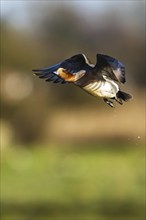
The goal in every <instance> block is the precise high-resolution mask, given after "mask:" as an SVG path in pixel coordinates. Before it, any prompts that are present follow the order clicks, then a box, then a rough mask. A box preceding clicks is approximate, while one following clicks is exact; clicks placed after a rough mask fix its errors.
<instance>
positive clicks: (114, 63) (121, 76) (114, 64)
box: [96, 54, 126, 83]
mask: <svg viewBox="0 0 146 220" xmlns="http://www.w3.org/2000/svg"><path fill="white" fill-rule="evenodd" d="M96 67H99V68H100V69H106V68H109V67H110V69H111V70H112V71H111V72H108V71H107V72H106V74H108V73H109V77H111V78H113V79H114V80H116V81H119V82H121V83H125V82H126V78H125V66H124V65H123V64H122V63H121V62H120V61H118V60H117V59H115V58H113V57H110V56H107V55H103V54H97V64H96Z"/></svg>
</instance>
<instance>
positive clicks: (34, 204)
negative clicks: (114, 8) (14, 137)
mask: <svg viewBox="0 0 146 220" xmlns="http://www.w3.org/2000/svg"><path fill="white" fill-rule="evenodd" d="M77 149H78V148H77V147H76V148H75V149H74V148H73V147H70V148H68V146H66V147H63V148H62V147H60V146H55V147H54V146H50V148H45V147H42V146H40V147H36V148H31V149H28V148H20V147H19V148H13V147H11V148H7V149H3V150H2V155H1V202H2V205H1V209H2V217H1V220H7V219H9V220H22V219H23V220H31V219H33V220H37V219H39V220H44V219H51V220H53V219H54V220H70V219H71V220H76V219H78V220H79V219H80V220H84V219H85V220H92V219H96V220H97V219H99V220H108V219H112V220H118V219H120V220H144V180H145V179H144V148H143V147H142V146H135V147H133V146H127V145H123V146H118V145H117V146H115V147H114V148H113V147H111V146H95V147H90V146H86V147H85V149H84V148H83V147H82V148H79V149H78V150H77Z"/></svg>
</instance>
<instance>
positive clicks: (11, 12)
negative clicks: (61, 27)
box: [1, 0, 145, 26]
mask: <svg viewBox="0 0 146 220" xmlns="http://www.w3.org/2000/svg"><path fill="white" fill-rule="evenodd" d="M144 2H145V1H143V0H137V1H136V0H130V1H128V0H121V1H120V0H118V1H114V0H113V1H112V0H110V1H105V0H94V1H92V0H88V1H87V0H86V1H83V0H81V1H79V0H74V1H67V0H66V1H55V0H54V1H53V0H51V1H50V0H48V1H47V0H1V16H2V17H5V18H6V19H8V20H9V22H10V23H12V24H15V25H16V26H17V25H20V26H23V25H24V26H25V24H26V25H28V24H29V21H28V16H27V15H28V13H29V10H28V8H29V7H30V6H31V7H34V10H35V7H36V6H38V7H39V8H40V10H41V8H42V7H44V6H45V5H47V6H50V7H48V10H49V9H50V10H51V8H53V7H58V6H61V5H63V6H64V5H66V6H68V7H71V8H72V9H74V10H76V11H77V12H78V13H80V14H82V15H83V16H86V17H88V19H92V16H94V15H97V14H98V15H99V14H103V13H106V11H109V10H113V11H114V12H115V13H118V14H119V16H121V17H122V19H125V22H126V21H127V20H128V21H129V22H130V19H131V23H132V22H133V19H134V13H135V14H136V9H137V8H138V7H141V10H143V13H144ZM131 15H132V16H131ZM140 16H141V15H140ZM131 17H132V18H131ZM127 18H128V19H127ZM135 22H136V21H135Z"/></svg>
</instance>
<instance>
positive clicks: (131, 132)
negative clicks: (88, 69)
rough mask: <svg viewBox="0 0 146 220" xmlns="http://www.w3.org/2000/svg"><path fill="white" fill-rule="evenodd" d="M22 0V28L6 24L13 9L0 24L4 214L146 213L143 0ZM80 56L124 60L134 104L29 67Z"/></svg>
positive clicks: (135, 217)
mask: <svg viewBox="0 0 146 220" xmlns="http://www.w3.org/2000/svg"><path fill="white" fill-rule="evenodd" d="M28 2H30V3H28V7H27V21H26V23H25V25H24V26H23V25H20V24H21V22H20V21H18V23H19V25H18V24H14V23H12V22H11V21H12V20H13V19H14V17H13V16H14V14H15V13H16V14H17V13H18V12H19V11H18V10H17V9H16V10H15V12H13V13H9V14H8V16H6V17H1V21H0V22H1V45H0V50H1V93H0V98H1V119H0V122H1V149H2V150H1V152H2V155H1V177H2V178H1V192H2V193H1V202H2V205H1V209H2V220H6V219H9V220H12V219H13V220H17V219H18V220H21V219H25V220H26V219H28V220H30V219H35V220H36V219H52V220H53V219H54V220H55V219H58V220H59V219H62V220H64V219H87V220H89V219H102V220H108V219H116V220H118V219H120V220H121V219H122V220H124V219H125V220H128V219H131V220H144V202H145V201H144V181H145V175H144V150H143V149H144V144H145V34H144V32H145V11H144V7H143V6H144V4H143V1H140V2H137V3H135V7H134V6H133V7H131V6H132V3H126V2H125V1H122V2H121V3H120V2H118V5H117V7H113V8H112V7H111V4H112V5H114V4H117V3H116V2H115V1H114V3H112V2H111V3H108V2H105V3H104V6H105V7H104V9H102V10H101V11H100V10H97V13H92V12H91V11H88V10H91V9H90V7H89V8H88V10H85V11H84V2H83V3H82V7H81V2H80V1H79V2H77V3H76V8H74V7H72V4H71V2H72V1H70V2H67V1H57V2H55V1H28ZM59 2H60V3H59ZM91 2H92V4H93V1H91ZM103 2H104V1H103ZM6 3H7V2H6ZM8 3H9V2H8ZM15 3H16V2H15ZM19 4H21V1H20V2H19V1H17V6H16V8H17V7H18V6H19ZM88 4H91V3H88ZM94 4H95V8H97V9H98V6H100V4H101V2H100V1H97V3H96V2H94ZM119 4H120V6H122V7H120V6H119ZM125 4H126V5H125ZM53 5H54V6H53ZM128 5H129V6H128ZM109 6H110V7H109ZM92 9H94V8H92ZM23 10H24V9H23ZM81 10H82V11H84V13H81ZM94 10H95V9H94ZM88 12H89V13H88ZM19 13H20V12H19ZM19 13H18V14H19ZM23 13H24V12H23ZM18 17H19V16H18ZM15 19H16V17H15ZM15 19H14V20H15ZM16 23H17V22H16ZM77 53H85V54H86V55H87V56H88V57H89V58H90V59H91V61H93V62H96V53H103V54H108V55H111V56H113V57H115V58H117V59H119V60H120V61H122V62H123V63H124V64H125V66H126V77H127V83H126V84H125V85H124V87H123V88H122V89H123V90H125V91H127V92H129V93H131V94H132V95H133V99H132V100H131V102H128V103H124V105H123V106H120V105H118V104H116V108H115V109H111V108H110V107H108V106H106V105H105V103H103V101H102V100H101V99H95V98H94V97H91V96H89V95H88V94H86V93H84V92H83V91H82V90H81V89H79V88H77V87H75V86H73V85H70V84H67V85H59V84H52V83H46V82H45V81H43V80H42V81H41V80H40V79H38V78H37V77H35V76H34V75H33V74H32V71H31V70H32V69H34V68H39V67H46V66H49V65H52V64H55V63H57V62H59V61H61V60H64V59H66V58H68V57H70V56H72V55H74V54H77Z"/></svg>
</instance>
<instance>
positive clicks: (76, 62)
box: [33, 54, 92, 83]
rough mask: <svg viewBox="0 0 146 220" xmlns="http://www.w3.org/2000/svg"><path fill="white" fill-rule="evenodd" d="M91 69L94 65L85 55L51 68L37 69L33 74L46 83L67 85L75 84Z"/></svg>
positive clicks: (76, 56)
mask: <svg viewBox="0 0 146 220" xmlns="http://www.w3.org/2000/svg"><path fill="white" fill-rule="evenodd" d="M90 68H92V64H90V61H89V60H88V59H87V57H86V56H85V55H84V54H78V55H75V56H72V57H71V58H69V59H66V60H64V61H63V62H60V63H58V64H56V65H53V66H51V67H47V68H42V69H35V70H33V72H34V73H35V74H36V75H37V76H38V77H39V78H43V79H44V78H45V79H46V81H53V82H54V83H58V82H60V83H66V82H75V81H76V80H78V79H79V78H80V77H82V76H83V75H84V74H85V73H86V71H87V70H88V69H90Z"/></svg>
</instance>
